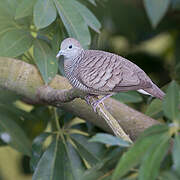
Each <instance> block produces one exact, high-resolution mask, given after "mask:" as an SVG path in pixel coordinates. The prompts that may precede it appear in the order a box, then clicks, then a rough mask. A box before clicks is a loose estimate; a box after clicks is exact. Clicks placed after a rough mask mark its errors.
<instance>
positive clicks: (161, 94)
mask: <svg viewBox="0 0 180 180" xmlns="http://www.w3.org/2000/svg"><path fill="white" fill-rule="evenodd" d="M143 90H144V91H146V92H147V93H149V94H151V95H152V96H154V97H156V98H158V99H161V100H162V99H163V98H164V96H165V93H164V92H163V91H162V90H161V89H159V88H158V87H157V86H156V85H155V84H153V86H152V87H151V88H147V89H143Z"/></svg>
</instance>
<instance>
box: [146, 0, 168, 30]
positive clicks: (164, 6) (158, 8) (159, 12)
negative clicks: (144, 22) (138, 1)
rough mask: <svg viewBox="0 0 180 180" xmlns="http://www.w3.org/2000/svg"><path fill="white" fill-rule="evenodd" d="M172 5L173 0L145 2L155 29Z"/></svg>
mask: <svg viewBox="0 0 180 180" xmlns="http://www.w3.org/2000/svg"><path fill="white" fill-rule="evenodd" d="M170 3H171V0H158V1H157V0H144V6H145V9H146V12H147V15H148V17H149V19H150V21H151V24H152V26H153V27H156V26H157V25H158V23H159V22H160V21H161V19H162V18H163V16H164V15H165V13H166V12H167V10H168V7H169V5H170Z"/></svg>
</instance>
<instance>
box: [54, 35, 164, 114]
mask: <svg viewBox="0 0 180 180" xmlns="http://www.w3.org/2000/svg"><path fill="white" fill-rule="evenodd" d="M60 56H63V57H64V73H65V77H66V78H67V79H68V80H69V82H70V84H71V85H72V86H73V87H74V88H76V89H79V90H81V91H83V92H85V93H87V96H86V98H85V100H87V102H88V100H89V97H91V96H95V97H98V96H103V97H102V98H101V99H98V100H97V101H96V102H94V103H93V109H94V110H95V111H96V108H97V106H98V105H99V104H100V103H102V102H103V101H104V100H105V99H106V98H108V97H110V96H112V95H114V94H116V93H119V92H126V91H131V90H136V91H138V92H140V93H143V94H146V95H151V96H153V97H156V98H159V99H161V100H162V99H163V97H164V96H165V93H164V92H163V91H162V90H161V89H160V88H159V87H158V86H157V85H155V84H154V83H153V81H152V80H151V79H150V78H149V77H148V75H147V74H146V73H145V72H144V71H143V70H142V69H141V68H140V67H138V66H137V65H136V64H134V63H132V62H131V61H129V60H127V59H125V58H124V57H122V56H119V55H116V54H113V53H110V52H106V51H101V50H85V49H83V48H82V46H81V44H80V43H79V42H78V41H77V40H76V39H74V38H66V39H64V40H63V41H62V42H61V45H60V50H59V52H58V54H57V56H56V58H58V59H59V57H60Z"/></svg>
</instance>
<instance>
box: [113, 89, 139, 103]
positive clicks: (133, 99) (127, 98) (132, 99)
mask: <svg viewBox="0 0 180 180" xmlns="http://www.w3.org/2000/svg"><path fill="white" fill-rule="evenodd" d="M113 98H114V99H117V100H118V101H121V102H124V103H137V102H141V101H142V97H141V95H140V94H139V93H137V92H135V91H129V92H121V93H118V94H116V95H114V96H113Z"/></svg>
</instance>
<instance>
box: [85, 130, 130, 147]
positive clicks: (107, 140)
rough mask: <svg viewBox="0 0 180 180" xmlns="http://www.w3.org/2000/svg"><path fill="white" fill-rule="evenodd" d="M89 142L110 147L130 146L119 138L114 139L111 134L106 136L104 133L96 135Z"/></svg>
mask: <svg viewBox="0 0 180 180" xmlns="http://www.w3.org/2000/svg"><path fill="white" fill-rule="evenodd" d="M89 142H99V143H103V144H108V145H111V146H122V147H129V146H130V144H129V143H128V142H127V141H124V140H122V139H120V138H119V137H115V136H113V135H111V134H106V133H97V134H96V135H95V136H93V137H92V138H91V139H90V140H89Z"/></svg>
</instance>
